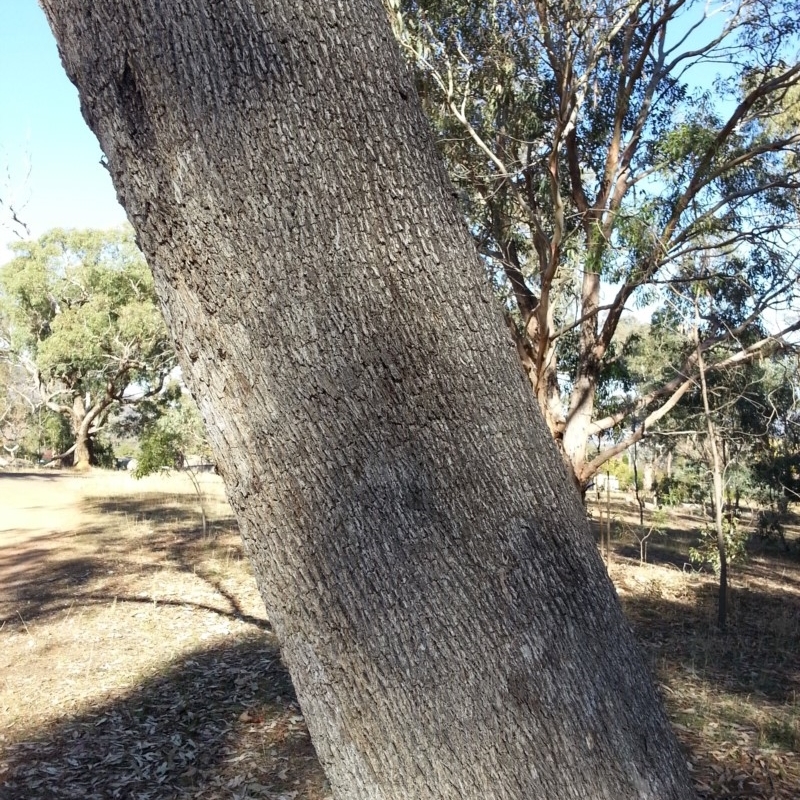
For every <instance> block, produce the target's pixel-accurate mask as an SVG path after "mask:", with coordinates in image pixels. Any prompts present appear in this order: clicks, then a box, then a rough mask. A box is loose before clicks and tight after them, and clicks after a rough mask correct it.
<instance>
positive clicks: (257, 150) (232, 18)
mask: <svg viewBox="0 0 800 800" xmlns="http://www.w3.org/2000/svg"><path fill="white" fill-rule="evenodd" d="M44 6H45V9H46V11H47V13H48V16H49V18H50V22H51V25H52V27H53V29H54V31H55V33H56V37H57V39H58V41H59V45H60V48H61V52H62V55H63V59H64V62H65V65H66V68H67V71H68V73H69V74H70V76H71V78H72V79H73V81H74V82H75V83H76V84H77V86H78V88H79V90H80V93H81V102H82V108H83V111H84V114H85V116H86V118H87V120H88V122H89V124H90V125H91V127H92V128H93V129H94V131H95V132H96V133H97V135H98V137H99V139H100V142H101V144H102V146H103V149H104V150H105V152H106V154H107V156H108V161H109V168H110V171H111V174H112V177H113V179H114V181H115V184H116V187H117V191H118V193H119V197H120V199H121V200H122V202H123V203H124V204H125V207H126V208H127V211H128V214H129V217H130V219H131V221H132V222H133V224H134V226H135V228H136V229H137V231H138V234H139V238H140V242H141V246H142V248H143V250H144V252H145V254H146V255H147V257H148V260H149V261H150V263H151V265H152V267H153V270H154V273H155V277H156V283H157V286H158V289H159V292H160V295H161V298H162V301H163V304H164V310H165V314H166V318H167V322H168V324H169V326H170V328H171V330H172V333H173V335H174V338H175V342H176V346H177V348H178V352H179V356H180V360H181V364H182V366H183V369H184V373H185V375H186V376H187V379H188V381H189V383H190V385H191V388H192V391H193V394H194V396H195V397H196V398H197V399H198V401H199V405H200V407H201V410H202V412H203V415H204V417H205V419H206V421H207V423H208V426H209V435H210V439H211V443H212V446H213V448H214V450H215V454H216V458H217V460H218V464H219V468H220V472H221V473H222V475H223V477H224V479H225V482H226V486H227V491H228V496H229V498H230V500H231V502H232V504H233V506H234V508H235V510H236V513H237V515H238V518H239V521H240V524H241V529H242V533H243V536H244V540H245V543H246V546H247V549H248V552H249V554H250V556H251V557H252V560H253V563H254V566H255V571H256V575H257V578H258V582H259V586H260V589H261V592H262V594H263V597H264V600H265V603H266V605H267V609H268V612H269V615H270V619H271V621H272V623H273V625H274V627H275V630H276V633H277V635H278V637H279V640H280V642H281V646H282V652H283V657H284V659H285V661H286V664H287V666H288V667H289V669H290V671H291V673H292V677H293V679H294V682H295V687H296V690H297V694H298V697H299V699H300V702H301V704H302V707H303V710H304V712H305V714H306V717H307V720H308V725H309V728H310V730H311V733H312V736H313V739H314V743H315V745H316V748H317V752H318V754H319V756H320V759H321V761H322V764H323V766H324V767H325V770H326V772H327V773H328V776H329V777H330V780H331V785H332V787H333V790H334V794H335V796H336V797H338V798H353V799H354V800H361V799H364V800H366V799H367V798H369V800H390V799H391V800H400V798H402V799H403V800H422V798H426V799H427V798H436V800H473V799H474V800H478V798H480V799H481V800H484V798H496V799H497V800H511V799H512V798H514V799H515V800H516V799H518V800H522V798H526V800H529V799H530V798H537V800H588V799H589V798H591V800H626V799H627V798H637V799H639V800H644V799H645V798H648V799H649V800H673V799H674V800H678V799H679V798H680V800H686V799H688V798H690V797H692V796H693V795H692V791H691V788H690V785H689V782H688V779H687V777H686V773H685V767H684V759H683V757H682V756H681V753H680V750H679V749H678V747H677V745H676V742H675V739H674V737H673V735H672V732H671V730H670V728H669V725H668V723H667V720H666V718H665V715H664V713H663V711H662V710H661V707H660V704H659V701H658V698H657V696H656V694H655V692H654V689H653V687H652V684H651V682H650V680H649V678H648V676H647V670H646V668H645V666H644V664H643V661H642V659H641V657H640V654H639V651H638V649H637V647H636V645H635V643H634V641H633V639H632V636H631V634H630V631H629V629H628V626H627V624H626V622H625V620H624V618H623V616H622V613H621V610H620V607H619V605H618V603H617V600H616V598H615V596H614V592H613V589H612V587H611V584H610V583H609V581H608V580H607V578H606V576H605V574H604V571H603V568H602V564H601V561H600V558H599V556H598V553H597V551H596V548H595V547H594V546H593V543H592V541H591V539H590V536H589V533H588V530H587V527H586V520H585V515H584V512H583V508H582V506H581V503H580V499H579V497H578V495H577V493H576V491H575V489H574V487H573V486H572V484H571V483H570V480H569V479H568V477H567V474H566V471H565V469H564V466H563V464H562V463H561V459H560V457H559V455H558V453H557V452H556V449H555V446H554V444H553V442H552V439H551V437H550V436H549V434H548V432H547V430H546V429H545V427H544V425H543V422H542V419H541V415H540V412H539V411H538V409H536V408H535V406H534V402H533V399H532V398H531V395H530V391H529V389H528V387H527V386H526V384H525V381H524V378H523V376H522V375H521V373H520V370H519V366H518V363H517V360H516V356H515V354H514V352H513V350H512V347H511V345H510V343H509V342H508V341H507V335H506V334H505V333H504V331H503V329H502V323H501V320H500V316H499V311H498V310H497V309H496V308H495V305H494V302H493V300H492V297H491V293H490V291H489V290H488V287H487V286H486V285H485V282H484V278H483V275H482V271H481V268H480V266H479V264H478V262H477V259H476V256H475V251H474V246H473V244H472V242H471V240H470V238H469V236H468V234H467V231H466V230H465V227H464V224H463V222H462V220H461V218H460V214H459V212H458V209H457V207H456V203H455V198H454V197H453V194H452V191H451V188H450V185H449V183H448V181H447V179H446V176H445V173H444V170H443V168H442V165H441V163H440V162H439V160H438V158H437V156H436V154H435V150H434V147H433V145H432V140H431V137H430V134H429V132H428V130H427V126H426V123H425V120H424V118H423V117H422V114H421V111H420V109H419V104H418V101H417V98H416V96H415V92H414V88H413V83H412V81H411V79H410V77H409V76H408V75H407V73H406V71H405V69H404V67H403V64H402V61H401V59H400V56H399V53H398V52H397V50H396V46H395V44H394V42H393V40H392V38H391V34H390V32H389V27H388V25H387V23H386V20H385V19H384V12H383V10H382V8H381V5H380V3H379V2H378V0H374V2H359V3H328V2H322V0H291V2H290V1H289V0H280V1H279V0H273V1H271V2H266V1H265V0H264V1H261V2H258V1H257V0H240V1H239V2H231V3H214V4H211V3H208V2H206V1H205V0H127V1H126V0H117V1H116V2H108V3H100V4H95V3H92V4H89V3H86V2H85V0H45V1H44Z"/></svg>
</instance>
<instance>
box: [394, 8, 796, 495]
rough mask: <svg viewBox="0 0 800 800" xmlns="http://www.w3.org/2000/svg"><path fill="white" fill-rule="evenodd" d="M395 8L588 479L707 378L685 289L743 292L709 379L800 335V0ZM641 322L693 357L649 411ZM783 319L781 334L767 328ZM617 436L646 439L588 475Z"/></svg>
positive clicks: (712, 339) (449, 156)
mask: <svg viewBox="0 0 800 800" xmlns="http://www.w3.org/2000/svg"><path fill="white" fill-rule="evenodd" d="M386 2H387V6H388V8H389V12H390V17H391V19H392V20H393V23H394V28H395V33H396V35H397V37H398V39H399V40H400V42H401V44H402V46H403V47H404V49H405V52H406V53H407V54H408V56H409V59H410V61H411V63H412V64H413V65H414V67H415V70H416V75H417V81H418V86H419V91H420V94H421V96H422V98H423V101H424V104H425V106H426V109H427V112H428V114H429V117H430V119H431V121H432V123H433V125H434V127H435V129H436V132H437V134H438V137H439V141H440V147H441V150H442V152H443V154H444V156H445V158H446V160H447V164H448V167H449V171H450V176H451V180H452V181H453V183H454V185H455V187H456V189H457V191H458V193H459V196H460V197H461V199H462V202H463V207H464V211H465V214H466V217H467V221H468V224H469V227H470V230H471V231H472V232H473V234H474V237H475V241H476V244H477V247H478V249H479V251H480V252H481V254H482V255H483V258H484V261H485V264H486V268H487V272H488V274H489V276H490V279H491V280H492V281H493V283H494V285H495V288H496V290H497V292H498V294H500V296H501V297H502V300H503V303H504V308H505V310H506V313H507V318H508V322H509V327H510V329H511V331H512V334H513V335H514V337H515V340H516V342H517V346H518V350H519V352H520V355H521V357H522V361H523V364H524V366H525V368H526V370H527V372H528V375H529V377H530V380H531V384H532V386H533V389H534V391H535V392H536V395H537V398H538V399H539V402H540V405H541V407H542V410H543V413H544V415H545V418H546V420H547V422H548V424H549V426H550V430H551V432H552V433H553V436H554V437H555V439H556V440H557V441H558V442H561V443H562V445H563V449H564V451H565V455H566V456H567V458H568V459H569V460H570V462H571V463H572V466H573V469H574V470H575V474H576V477H577V479H578V480H579V481H580V482H582V483H584V484H585V483H586V482H587V481H588V480H589V479H590V478H591V475H592V474H593V473H594V472H596V471H597V470H598V469H600V468H601V467H602V464H603V463H604V462H605V461H606V460H608V459H609V458H612V457H613V456H614V455H616V454H618V453H619V452H621V451H622V450H624V449H625V448H626V447H629V446H630V445H632V444H633V443H634V442H635V441H637V440H638V439H639V438H640V437H641V436H642V435H644V434H645V432H646V431H648V430H653V429H656V428H657V427H658V425H659V424H660V421H661V420H662V419H664V418H665V417H666V415H667V414H668V413H669V412H670V411H671V410H672V409H673V408H674V406H675V404H676V403H677V402H678V401H679V400H680V397H681V396H682V394H683V393H685V392H686V391H688V390H689V388H690V387H691V385H692V381H693V380H695V379H696V376H697V357H696V354H694V349H693V347H692V346H691V345H690V344H688V343H687V341H688V340H687V339H686V336H685V328H686V326H687V324H690V322H691V313H689V314H688V316H687V307H686V305H685V304H682V301H681V299H680V295H681V294H682V293H683V292H684V290H685V289H686V287H687V286H690V285H691V284H693V283H694V282H697V281H700V282H702V283H704V285H705V286H706V287H707V290H708V291H710V292H712V293H714V292H718V293H722V295H724V297H725V304H724V305H723V304H721V303H717V304H716V305H715V308H714V313H715V314H717V315H718V319H717V321H716V322H715V323H714V324H711V321H710V320H709V324H708V325H707V326H705V331H704V335H705V338H704V339H703V341H702V343H701V351H702V354H703V359H704V362H705V364H706V368H707V369H708V370H709V372H714V371H716V370H720V369H724V368H726V367H727V366H728V365H729V363H730V359H731V357H732V355H734V354H735V353H743V354H744V357H746V358H757V357H760V356H762V355H763V354H765V353H769V352H772V351H774V350H775V349H776V348H780V347H782V346H784V345H785V344H786V342H787V339H786V336H787V335H788V334H790V333H792V332H793V331H796V330H797V329H798V327H800V324H798V322H797V315H796V314H795V313H794V312H793V310H792V309H793V304H794V301H795V300H796V291H797V289H796V285H797V281H796V278H797V268H798V250H799V248H798V243H800V240H799V239H798V209H799V208H800V202H799V200H798V198H799V197H800V195H799V194H798V189H799V188H800V161H798V158H797V155H798V150H799V149H800V132H799V131H798V127H797V125H796V121H797V119H798V118H799V114H798V107H799V106H798V99H799V96H798V89H797V86H798V80H800V63H798V26H800V15H798V13H797V5H796V3H795V2H788V1H787V0H779V2H766V1H765V0H735V1H734V2H733V3H722V2H711V3H707V2H705V1H703V2H699V1H696V0H651V1H650V2H645V1H644V0H603V2H585V1H583V0H581V1H580V2H566V3H561V2H559V3H554V2H548V1H547V0H488V2H487V1H486V0H480V2H478V0H386ZM676 294H677V297H676ZM637 308H638V309H642V308H648V309H653V310H654V311H655V314H656V316H657V317H658V319H659V320H660V322H659V324H660V325H661V326H662V327H663V326H664V325H666V324H667V322H669V324H670V325H671V326H672V330H673V332H674V334H675V335H676V336H678V337H680V336H683V338H684V345H685V346H683V347H678V348H677V349H676V351H675V353H674V356H675V358H674V360H673V361H672V362H671V363H670V365H669V368H668V369H664V370H662V374H661V375H660V376H659V378H658V379H656V378H655V376H653V377H654V379H653V381H652V384H651V387H650V388H649V389H648V390H646V391H645V392H639V393H636V394H635V395H634V394H632V393H630V392H629V391H628V390H629V389H630V384H629V383H626V380H627V378H626V374H625V367H624V360H625V356H626V352H625V348H624V344H625V341H626V340H627V338H628V337H627V335H626V334H624V331H623V330H622V327H624V322H623V320H624V317H625V314H626V313H628V312H630V311H631V310H636V309H637ZM640 313H641V312H640ZM768 314H771V315H772V319H773V320H777V321H778V322H779V325H778V327H780V326H781V325H782V326H783V329H782V330H780V331H777V330H776V329H775V327H774V323H773V329H772V330H770V331H768V330H767V327H766V324H765V322H764V320H765V317H766V315H768ZM767 333H773V334H775V333H778V335H777V336H772V337H770V336H767ZM621 334H623V335H621ZM604 385H605V386H606V389H605V390H604V389H603V386H604ZM613 398H616V402H610V403H609V401H610V400H612V399H613ZM633 417H636V418H637V419H638V420H639V421H640V422H641V421H643V422H644V425H641V424H640V425H638V427H637V426H634V425H632V423H631V419H632V418H633ZM615 427H616V428H621V429H624V430H626V431H627V435H626V436H623V437H619V436H617V437H607V444H608V445H609V446H607V447H606V448H605V449H604V450H603V452H601V453H600V454H598V455H597V456H596V457H591V458H590V457H589V456H588V454H587V451H586V442H587V439H588V438H589V437H590V436H595V437H596V436H600V437H601V438H602V437H603V436H604V435H605V434H607V433H608V432H610V431H611V430H612V429H614V428H615Z"/></svg>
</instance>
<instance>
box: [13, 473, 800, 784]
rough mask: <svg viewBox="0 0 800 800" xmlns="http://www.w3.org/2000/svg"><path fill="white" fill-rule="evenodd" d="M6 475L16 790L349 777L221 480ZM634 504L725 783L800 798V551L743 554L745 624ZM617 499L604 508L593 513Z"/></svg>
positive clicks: (677, 685) (674, 677)
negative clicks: (303, 699)
mask: <svg viewBox="0 0 800 800" xmlns="http://www.w3.org/2000/svg"><path fill="white" fill-rule="evenodd" d="M203 481H204V493H205V498H206V499H205V505H206V510H207V513H208V516H209V519H210V527H209V530H208V531H207V533H206V535H203V534H202V529H201V521H200V513H199V508H198V505H197V499H196V497H195V495H194V492H193V490H192V487H191V484H190V482H189V481H188V479H187V478H186V477H185V476H182V475H180V474H167V475H159V476H153V477H150V478H148V479H145V480H142V481H135V480H134V479H133V478H132V477H131V476H130V475H128V474H126V473H102V472H98V473H93V474H90V475H86V476H77V475H71V474H68V473H57V472H53V473H36V474H27V475H26V474H14V473H0V509H2V516H0V798H1V799H2V800H28V798H30V799H31V800H35V799H36V798H42V800H45V798H47V799H49V798H103V799H104V800H105V798H137V800H139V799H141V800H145V799H147V798H157V799H158V800H166V799H167V798H181V799H183V798H209V799H210V798H215V800H216V799H217V798H219V800H222V798H226V799H227V798H242V799H244V798H272V800H323V798H326V797H327V796H328V795H329V792H328V789H327V785H326V782H325V778H324V775H323V774H322V771H321V769H320V768H319V765H318V764H317V761H316V758H315V756H314V751H313V748H312V746H311V743H310V740H309V737H308V732H307V730H306V727H305V723H304V720H303V717H302V714H301V712H300V709H299V707H298V705H297V702H296V700H295V698H294V695H293V692H292V688H291V682H290V681H289V678H288V675H287V674H286V671H285V669H284V668H283V666H282V664H281V661H280V655H279V653H278V650H277V647H276V644H275V641H274V638H273V636H272V633H271V631H270V626H269V622H268V620H267V619H266V616H265V614H264V610H263V606H262V603H261V600H260V598H259V596H258V593H257V591H256V589H255V585H254V582H253V579H252V575H251V572H250V569H249V566H248V564H247V561H246V559H245V557H244V555H243V553H242V550H241V545H240V542H239V539H238V535H237V533H236V525H235V521H234V520H233V518H232V516H231V512H230V509H229V508H228V506H227V504H226V502H225V500H224V496H223V492H222V487H221V484H220V482H219V479H218V478H216V477H215V476H213V475H208V476H203ZM631 512H632V507H631V506H628V505H625V503H624V501H623V499H622V498H621V497H618V498H617V500H616V503H615V508H614V510H613V515H614V517H615V519H616V525H615V529H616V538H613V539H612V548H611V559H610V568H609V571H610V574H611V577H612V579H613V581H614V583H615V585H616V587H617V591H618V592H619V595H620V598H621V600H622V602H623V605H624V606H625V610H626V613H627V614H628V616H629V619H630V620H631V623H632V625H633V627H634V629H635V630H636V633H637V635H638V637H639V639H640V641H641V643H642V645H643V647H644V649H645V651H646V653H647V655H648V657H649V659H650V662H651V664H652V667H653V671H654V674H655V676H656V678H657V679H658V681H659V682H660V685H661V687H662V690H663V694H664V697H665V700H666V703H667V707H668V710H669V713H670V716H671V718H672V720H673V723H674V725H675V729H676V732H677V733H678V736H679V737H680V739H681V741H682V743H683V745H684V747H685V750H686V754H687V761H688V762H689V763H690V765H691V769H692V774H693V777H694V779H695V782H696V785H697V788H698V792H699V793H700V794H701V796H703V797H707V798H712V797H713V798H717V800H722V799H723V798H726V799H727V798H734V797H737V798H738V797H748V798H764V800H766V799H767V798H793V799H794V800H796V798H798V797H800V561H798V559H797V557H796V556H795V557H794V559H792V558H790V557H783V556H778V555H775V554H766V553H761V554H754V555H753V556H752V557H751V559H750V561H749V563H748V564H747V565H746V566H744V567H742V568H738V569H737V570H735V572H734V574H733V585H732V590H731V610H730V614H731V617H730V629H729V631H728V633H727V634H725V635H722V634H720V633H718V632H717V631H716V629H715V627H714V624H713V623H714V618H715V585H714V578H713V576H712V575H707V574H702V573H698V572H697V571H695V570H694V569H692V568H691V567H690V566H689V565H688V561H689V559H688V556H687V554H688V548H689V546H690V545H691V543H692V531H693V530H694V529H696V528H697V527H698V525H699V524H700V523H699V521H698V520H696V519H694V518H692V517H691V516H688V515H685V516H678V515H673V516H672V517H671V518H670V520H669V525H670V526H671V527H670V530H669V531H668V534H667V535H666V536H663V537H661V538H659V539H655V540H653V541H652V542H651V543H650V547H649V550H650V558H649V560H650V561H651V562H652V563H648V564H644V565H640V564H639V547H638V544H637V543H636V542H635V540H633V539H632V537H630V536H629V535H626V534H625V530H626V529H629V523H630V522H631V521H632V515H631ZM593 513H594V516H595V517H596V516H597V509H594V511H593Z"/></svg>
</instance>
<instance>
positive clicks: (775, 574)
mask: <svg viewBox="0 0 800 800" xmlns="http://www.w3.org/2000/svg"><path fill="white" fill-rule="evenodd" d="M592 511H593V517H594V518H595V519H597V518H598V516H599V511H598V509H597V508H593V509H592ZM637 514H638V512H637ZM614 518H616V519H617V520H618V522H619V523H620V524H618V525H617V532H618V535H619V534H621V537H620V538H616V539H615V538H614V537H613V536H612V558H611V566H610V574H611V577H612V580H613V581H614V584H615V586H616V587H617V592H618V594H619V596H620V599H621V601H622V604H623V606H624V608H625V611H626V614H627V615H628V618H629V619H630V620H631V622H632V624H633V626H634V629H635V631H636V633H637V635H638V637H639V640H640V642H641V643H642V644H643V646H644V649H645V651H646V653H647V655H648V656H649V658H650V662H651V665H652V668H653V672H654V674H655V675H656V677H657V679H658V680H659V682H660V684H661V687H662V689H663V694H664V698H665V701H666V704H667V710H668V712H669V714H670V717H671V719H672V721H673V725H674V727H675V730H676V732H677V734H678V736H679V738H680V740H681V741H682V743H683V745H684V747H685V748H686V751H687V754H688V760H689V762H690V764H691V765H692V773H693V777H694V778H695V783H696V786H697V788H698V791H699V793H700V794H701V796H703V797H708V798H718V799H719V800H722V798H725V799H726V800H727V798H734V797H736V798H738V797H748V798H763V800H767V799H768V798H770V799H771V798H792V800H797V799H798V798H800V559H799V558H798V554H797V553H798V549H800V548H798V544H800V542H798V541H797V538H798V537H797V528H796V527H795V528H794V529H792V530H790V537H791V538H793V539H794V544H793V548H794V550H793V553H792V554H791V555H787V554H783V553H779V552H770V551H769V550H762V552H753V553H751V555H750V558H749V560H748V562H747V563H746V564H744V565H741V566H737V567H735V568H734V569H733V570H732V574H731V583H730V592H729V622H728V629H727V631H726V632H725V633H721V632H720V631H719V630H718V629H717V627H716V616H717V591H718V590H717V581H716V578H715V576H714V575H713V574H709V573H707V572H701V571H698V570H696V569H694V568H693V566H692V564H691V563H690V560H689V558H688V550H689V547H690V546H691V545H692V544H694V543H695V539H696V532H697V531H698V530H699V529H700V528H701V527H702V525H703V520H702V519H700V518H698V517H695V516H692V515H691V514H688V513H683V514H676V513H672V514H671V515H670V517H669V525H670V526H671V527H670V528H669V529H668V530H667V532H666V535H665V536H663V537H658V538H656V539H655V540H654V541H653V543H652V544H651V545H650V559H649V560H650V561H651V562H652V563H646V564H644V565H641V564H640V563H639V546H638V543H637V542H636V540H635V537H632V536H628V537H626V536H625V535H624V531H625V530H626V528H629V527H630V526H631V525H633V524H635V523H636V522H638V516H635V515H634V508H633V506H632V504H629V505H627V506H626V505H625V504H624V503H623V502H622V500H621V498H618V502H617V505H616V507H615V508H614V509H612V519H614ZM645 524H648V523H647V520H645ZM596 527H597V525H596V524H595V528H596Z"/></svg>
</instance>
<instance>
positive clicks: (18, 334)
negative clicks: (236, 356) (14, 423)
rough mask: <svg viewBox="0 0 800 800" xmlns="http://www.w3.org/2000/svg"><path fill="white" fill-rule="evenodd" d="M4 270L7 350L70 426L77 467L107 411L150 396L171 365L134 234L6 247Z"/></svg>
mask: <svg viewBox="0 0 800 800" xmlns="http://www.w3.org/2000/svg"><path fill="white" fill-rule="evenodd" d="M11 248H12V252H13V253H14V257H13V258H12V260H11V261H10V262H9V263H7V264H5V265H4V266H3V267H2V268H0V293H1V294H0V315H1V316H2V320H3V324H4V328H5V333H4V337H5V339H6V340H7V354H9V355H10V356H11V357H13V358H14V359H15V361H16V363H17V364H19V365H22V366H24V367H25V368H26V369H27V371H28V373H29V375H30V377H31V379H32V381H33V383H34V385H35V387H36V389H37V390H38V393H39V399H40V401H41V402H42V403H43V404H44V406H45V407H46V408H47V409H49V410H50V411H52V412H55V413H58V414H60V415H62V416H63V417H64V418H65V419H67V420H69V423H70V426H71V431H72V439H73V444H72V447H71V448H69V450H68V453H67V454H68V455H72V456H73V457H74V459H75V461H76V462H78V463H85V462H88V461H91V460H92V441H93V438H94V437H95V436H96V434H97V433H98V432H99V431H100V430H101V429H102V427H103V426H104V424H105V423H106V421H107V420H108V417H109V414H110V412H111V411H112V409H113V408H115V407H117V406H119V405H120V404H130V403H135V402H137V401H139V400H141V399H143V398H146V397H150V396H152V395H154V394H156V393H157V392H158V391H159V390H160V388H161V386H162V384H163V381H164V379H165V377H166V376H167V375H168V373H169V372H170V370H171V369H172V368H173V366H174V364H175V359H174V353H173V350H172V347H171V344H170V342H169V338H168V336H167V332H166V328H165V327H164V323H163V320H162V318H161V314H160V312H159V310H158V308H157V306H156V300H155V293H154V288H153V279H152V275H151V273H150V270H149V268H148V267H147V264H146V263H145V261H144V259H143V257H142V256H141V254H140V253H139V251H138V249H137V247H136V245H135V242H134V240H133V234H132V232H131V231H130V230H129V229H127V228H125V229H121V230H111V231H74V230H53V231H50V232H49V233H47V234H45V235H44V236H42V237H40V238H39V239H37V240H35V241H27V242H18V243H14V244H12V245H11Z"/></svg>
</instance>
